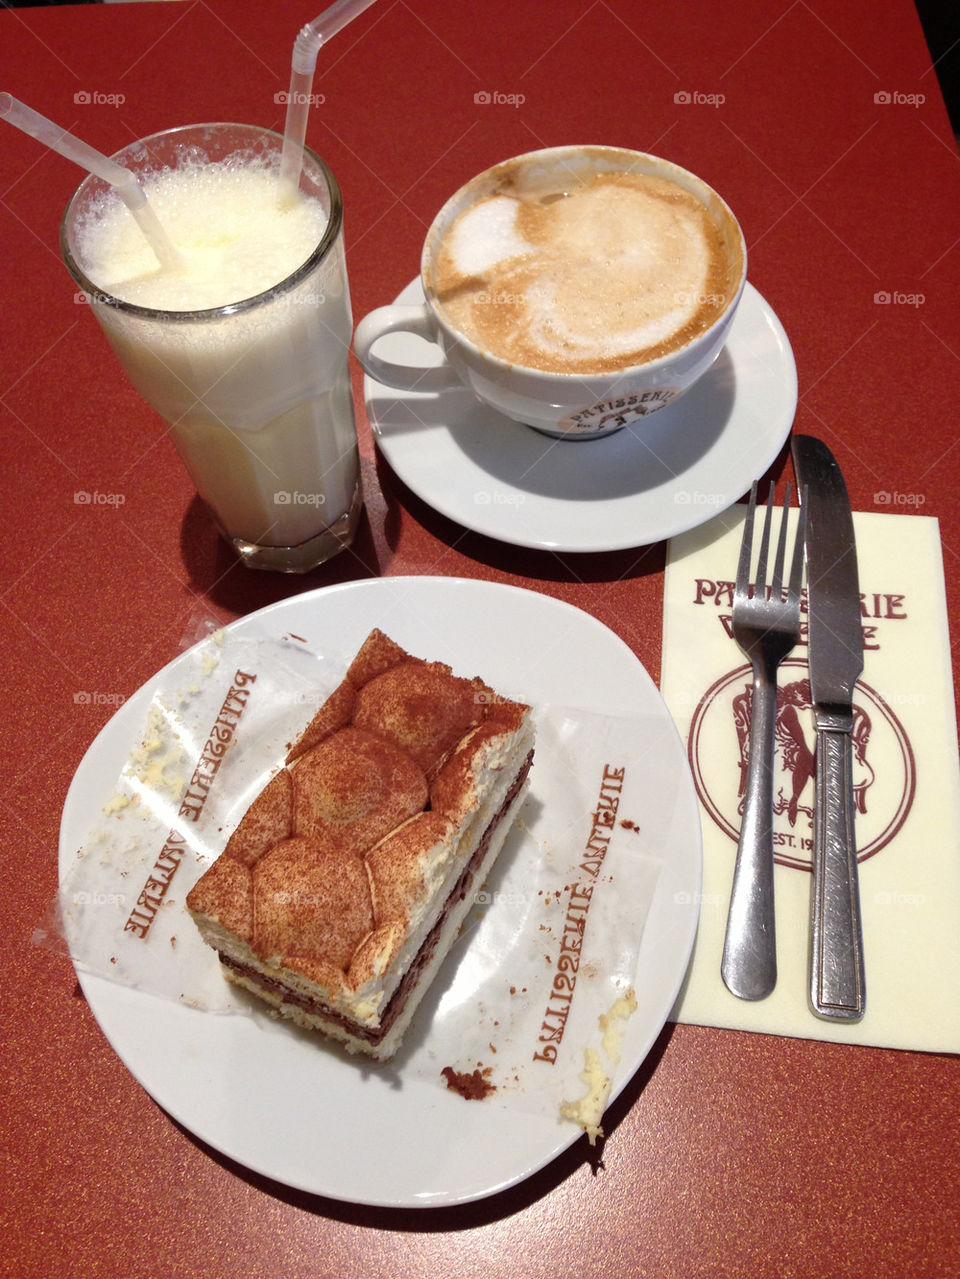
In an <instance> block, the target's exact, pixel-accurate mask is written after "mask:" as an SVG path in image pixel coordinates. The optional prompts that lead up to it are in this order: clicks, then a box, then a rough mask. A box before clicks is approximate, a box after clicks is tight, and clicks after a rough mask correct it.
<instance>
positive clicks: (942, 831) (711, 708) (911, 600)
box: [661, 506, 960, 1052]
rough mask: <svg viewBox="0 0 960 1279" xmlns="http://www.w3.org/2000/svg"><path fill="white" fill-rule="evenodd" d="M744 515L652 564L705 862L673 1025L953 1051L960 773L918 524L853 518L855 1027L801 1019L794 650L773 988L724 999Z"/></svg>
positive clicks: (800, 749) (781, 709) (803, 661)
mask: <svg viewBox="0 0 960 1279" xmlns="http://www.w3.org/2000/svg"><path fill="white" fill-rule="evenodd" d="M745 511H746V507H745V506H739V507H736V508H733V509H732V510H730V511H727V512H724V513H723V514H722V515H719V516H717V517H716V518H715V519H713V520H711V521H710V522H709V523H708V524H706V525H704V526H702V527H700V528H698V529H695V530H693V531H692V532H690V533H687V534H684V535H683V536H681V537H677V538H674V539H673V540H672V541H671V543H670V546H669V553H668V560H667V570H666V586H665V595H664V624H663V665H662V687H661V692H662V694H663V697H664V700H665V701H666V704H667V706H668V707H669V709H670V712H671V714H672V715H673V717H674V720H675V722H676V724H677V727H678V729H679V731H680V734H681V736H682V738H683V739H684V741H685V742H686V744H687V749H688V758H689V760H690V765H691V769H692V771H693V776H694V781H695V784H696V788H697V794H698V797H699V801H700V807H701V820H702V826H703V857H704V868H703V898H702V903H701V916H700V927H699V932H698V936H697V942H696V946H695V950H694V956H693V960H692V964H691V968H690V971H689V974H688V979H687V983H686V986H685V989H684V992H683V993H682V995H681V998H680V1000H679V1001H678V1003H677V1005H676V1007H675V1009H674V1012H673V1018H674V1019H675V1020H677V1021H682V1022H691V1023H695V1024H698V1025H710V1026H726V1027H731V1028H735V1029H740V1030H752V1031H764V1032H768V1033H772V1034H780V1035H793V1036H799V1037H803V1038H810V1039H824V1040H833V1041H837V1042H844V1043H858V1044H873V1045H880V1046H886V1047H892V1048H907V1049H918V1050H926V1051H931V1052H958V1051H960V769H958V758H957V727H956V713H955V707H954V699H953V680H952V670H951V663H950V642H949V634H948V626H947V612H946V602H945V593H944V584H943V563H942V556H941V549H940V536H939V527H938V524H937V521H936V520H935V519H931V518H928V517H921V516H899V515H886V514H882V515H881V514H860V513H856V514H854V517H853V519H854V528H855V532H856V538H857V555H858V561H859V571H860V591H861V598H862V608H861V612H862V615H863V635H864V670H863V675H862V677H861V680H860V681H859V682H858V684H857V686H856V689H855V692H854V705H855V723H854V741H855V752H854V754H855V761H854V786H855V788H856V794H857V808H858V811H857V813H856V838H857V847H858V855H859V869H860V899H861V906H862V912H863V935H864V954H865V965H866V981H867V1011H866V1014H865V1016H864V1018H863V1020H862V1021H861V1022H860V1023H858V1024H855V1025H844V1024H837V1023H831V1022H827V1021H823V1020H822V1019H820V1018H818V1017H816V1016H814V1014H813V1013H812V1012H811V1011H810V1009H809V1005H808V1000H807V992H808V989H809V975H808V962H809V961H808V950H809V936H810V888H811V878H812V877H811V874H810V858H811V848H812V834H813V831H812V810H813V793H814V778H813V774H812V767H811V765H812V752H813V749H814V746H815V732H814V726H813V715H812V711H811V709H810V690H809V684H808V675H807V653H806V637H805V634H804V635H803V636H802V638H801V643H800V644H799V645H798V646H797V647H796V648H795V649H794V651H793V653H792V654H791V655H790V657H789V658H788V659H787V660H786V661H785V663H784V664H783V666H782V667H781V669H780V681H779V689H780V691H779V701H778V731H777V751H776V754H777V758H776V768H777V776H776V778H775V781H774V811H775V816H774V840H775V855H776V861H777V866H776V872H775V893H776V925H777V961H778V981H777V986H776V989H775V990H774V991H773V993H772V994H771V995H769V996H768V997H767V998H766V999H764V1000H760V1001H757V1002H747V1001H744V1000H740V999H737V998H736V997H735V996H733V995H731V994H730V993H729V991H728V990H727V989H726V987H725V986H724V985H723V982H722V979H721V977H720V958H721V954H722V950H723V939H724V932H725V929H726V920H727V909H728V905H729V900H730V887H731V883H732V880H733V868H734V862H735V859H736V848H737V836H738V833H739V828H740V812H739V808H740V806H742V795H741V794H740V790H741V778H742V775H743V769H744V764H745V750H746V732H747V728H748V724H749V700H748V699H749V690H750V685H751V669H750V666H749V664H748V663H747V662H746V659H745V658H744V657H743V654H742V652H741V650H740V648H739V647H738V645H737V644H736V642H735V641H734V639H733V638H732V635H731V633H730V614H731V611H732V606H733V579H734V577H735V574H736V564H737V556H738V551H739V546H740V536H741V531H742V528H743V519H744V514H745ZM775 527H776V526H775ZM805 609H806V603H805V602H804V611H805ZM798 727H799V729H800V730H801V731H800V732H798V731H797V730H798Z"/></svg>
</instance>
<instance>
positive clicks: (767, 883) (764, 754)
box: [720, 674, 777, 999]
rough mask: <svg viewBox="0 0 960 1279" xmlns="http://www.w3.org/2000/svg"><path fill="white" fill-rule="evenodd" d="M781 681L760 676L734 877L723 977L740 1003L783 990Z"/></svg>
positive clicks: (752, 714)
mask: <svg viewBox="0 0 960 1279" xmlns="http://www.w3.org/2000/svg"><path fill="white" fill-rule="evenodd" d="M776 718H777V685H776V680H775V678H774V679H769V678H768V677H767V676H766V675H760V674H755V675H754V680H753V698H752V703H751V710H750V743H749V747H748V749H749V756H748V759H747V784H746V798H745V801H744V808H743V820H742V822H741V824H740V839H739V842H738V844H737V863H736V866H735V868H734V872H733V888H732V890H731V894H730V911H729V914H728V916H727V933H726V937H725V938H724V943H723V960H722V961H721V964H720V974H721V976H722V977H723V981H724V985H725V986H726V987H727V989H728V990H729V991H730V992H731V993H732V994H734V995H736V996H737V997H738V998H740V999H764V998H765V997H766V996H767V995H769V994H770V992H771V991H772V990H773V988H774V986H775V985H776V984H777V935H776V925H775V919H774V907H773V758H774V756H773V751H774V733H775V729H776Z"/></svg>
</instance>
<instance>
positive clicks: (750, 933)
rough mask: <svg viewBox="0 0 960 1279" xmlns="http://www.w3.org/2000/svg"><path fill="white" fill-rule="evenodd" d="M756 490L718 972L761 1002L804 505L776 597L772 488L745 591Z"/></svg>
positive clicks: (767, 981)
mask: <svg viewBox="0 0 960 1279" xmlns="http://www.w3.org/2000/svg"><path fill="white" fill-rule="evenodd" d="M756 508H757V485H756V483H754V485H753V487H752V489H751V490H750V505H749V507H748V508H747V518H746V521H745V522H744V526H743V539H742V541H741V543H740V562H739V564H738V566H737V581H736V586H735V588H734V592H733V637H734V639H735V640H736V641H737V643H738V644H739V645H740V647H741V648H742V649H743V652H744V653H745V655H746V656H747V657H749V659H750V661H751V663H752V664H753V697H752V702H751V709H750V740H749V746H748V756H747V781H746V799H745V802H744V808H743V820H742V822H741V825H740V840H739V843H738V844H737V863H736V868H735V870H734V872H733V890H732V893H731V896H730V913H729V915H728V917H727V934H726V938H725V939H724V944H723V960H722V962H721V965H720V972H721V974H722V976H723V980H724V984H725V985H726V987H727V989H728V990H730V991H731V992H732V993H733V994H734V995H737V996H739V998H740V999H763V998H764V997H765V996H767V995H769V994H770V992H771V991H772V990H773V988H774V986H775V985H776V984H777V938H776V927H775V923H774V909H773V764H774V737H775V733H776V722H777V667H778V666H779V665H780V663H781V662H782V661H783V659H784V658H785V657H786V656H787V654H788V653H789V652H790V650H791V649H792V648H793V646H794V645H795V644H796V642H797V640H798V639H799V638H800V584H801V581H802V577H803V525H804V519H805V512H806V503H805V502H804V503H803V504H802V506H801V509H800V516H799V521H798V524H797V530H796V535H795V541H794V545H793V559H792V563H791V567H790V581H789V583H788V585H787V592H786V597H784V592H783V565H784V558H785V552H786V542H787V523H788V519H787V517H788V514H789V510H790V485H789V484H788V485H787V492H786V498H785V500H784V503H783V517H782V519H781V521H780V536H779V538H778V540H777V553H776V560H775V562H774V566H773V581H772V582H771V583H770V584H769V585H767V584H766V578H767V554H768V551H769V547H770V526H771V524H772V522H773V484H771V485H770V494H769V497H768V499H767V511H766V518H765V520H764V524H763V534H762V536H761V539H760V555H759V560H758V563H757V575H756V579H755V581H756V585H755V586H754V587H753V590H752V591H751V589H750V585H749V583H750V562H751V558H752V553H753V526H754V515H755V513H756Z"/></svg>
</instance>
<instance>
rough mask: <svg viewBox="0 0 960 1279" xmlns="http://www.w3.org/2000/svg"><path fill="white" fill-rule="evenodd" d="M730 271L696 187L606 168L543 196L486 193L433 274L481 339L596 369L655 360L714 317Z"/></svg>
mask: <svg viewBox="0 0 960 1279" xmlns="http://www.w3.org/2000/svg"><path fill="white" fill-rule="evenodd" d="M733 274H734V272H733V271H732V269H731V259H730V254H729V252H727V251H725V249H724V246H723V243H722V240H721V237H720V232H719V231H718V229H717V226H716V224H715V223H714V221H713V219H712V218H711V216H710V214H709V212H708V211H707V210H706V209H705V207H704V206H703V205H702V204H701V202H700V201H699V200H698V199H697V198H696V196H694V195H692V194H691V193H689V192H687V191H686V190H684V189H683V188H681V187H679V186H678V185H677V184H676V183H673V182H670V181H668V180H666V179H662V178H657V177H647V176H641V175H638V174H632V173H601V174H595V175H592V176H591V177H590V178H589V179H588V180H587V181H585V182H581V183H580V184H579V185H577V186H575V187H574V188H573V189H572V190H571V191H569V192H554V193H552V195H549V196H547V197H546V198H544V197H543V196H542V195H541V196H539V197H538V196H534V197H528V196H527V195H525V194H523V193H521V194H519V195H517V194H513V193H511V192H510V191H509V190H501V191H494V192H493V193H491V194H487V195H485V196H482V197H481V198H480V199H479V200H478V201H477V202H476V203H475V204H473V205H471V206H470V207H469V208H468V209H467V210H466V211H465V212H464V213H461V214H460V216H459V217H458V218H457V219H456V221H455V222H454V223H453V226H452V228H451V229H450V231H449V233H448V234H447V235H446V237H445V239H444V240H443V242H442V243H441V245H440V247H439V249H438V251H437V254H436V258H435V262H434V264H433V268H432V279H431V283H432V285H433V287H434V290H435V293H436V295H437V298H438V301H439V302H440V304H441V306H442V309H443V311H444V312H445V313H446V315H447V316H448V318H449V320H450V322H451V323H452V324H453V325H454V327H456V328H458V329H460V330H461V331H463V332H464V333H466V334H467V336H468V337H470V338H471V339H472V340H473V341H474V342H476V343H477V344H478V345H479V346H481V347H482V348H484V349H486V350H489V351H491V352H492V353H493V354H495V355H499V356H501V358H504V359H506V360H509V361H510V362H512V363H516V364H523V365H529V366H532V367H535V368H543V369H547V370H550V371H560V372H563V371H573V372H592V371H600V370H603V369H605V368H609V367H627V366H628V365H629V364H632V363H639V362H641V361H642V360H645V359H651V358H656V356H657V355H658V354H663V353H665V351H666V350H668V349H676V347H677V346H679V345H682V344H683V343H684V342H686V341H687V340H689V337H690V336H692V335H693V334H694V333H695V332H697V331H702V329H704V328H706V327H709V324H711V323H712V322H713V320H714V319H715V318H716V316H717V315H718V314H719V313H720V311H722V310H723V308H724V307H725V305H726V302H727V301H728V300H729V297H730V296H731V294H732V291H733V286H734V280H733V278H732V277H733Z"/></svg>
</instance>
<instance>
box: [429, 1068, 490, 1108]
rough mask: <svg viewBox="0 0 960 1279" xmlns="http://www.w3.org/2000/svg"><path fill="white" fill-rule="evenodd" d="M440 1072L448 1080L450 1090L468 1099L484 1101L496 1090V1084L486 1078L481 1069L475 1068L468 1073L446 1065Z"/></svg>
mask: <svg viewBox="0 0 960 1279" xmlns="http://www.w3.org/2000/svg"><path fill="white" fill-rule="evenodd" d="M488 1073H489V1072H488ZM440 1074H441V1075H442V1076H443V1077H444V1079H445V1080H446V1081H447V1087H448V1088H449V1089H450V1091H451V1092H455V1093H458V1094H459V1096H461V1097H463V1098H464V1099H465V1100H466V1101H482V1100H483V1098H484V1097H488V1096H489V1095H490V1093H492V1092H496V1084H492V1083H490V1081H489V1079H486V1078H484V1075H483V1074H481V1072H480V1070H473V1071H470V1073H469V1074H468V1073H467V1072H466V1071H465V1070H454V1068H453V1067H452V1066H444V1068H443V1070H441V1071H440Z"/></svg>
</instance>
